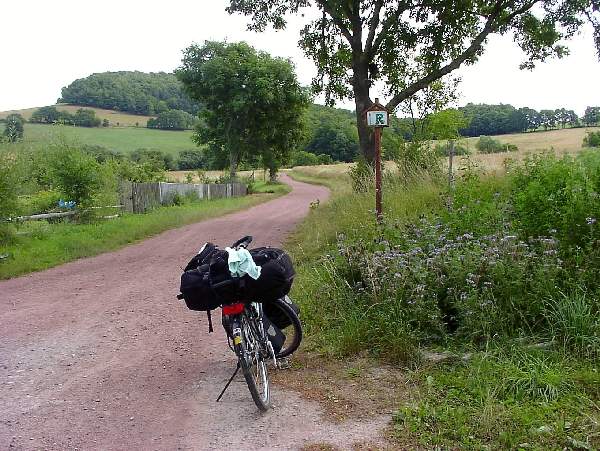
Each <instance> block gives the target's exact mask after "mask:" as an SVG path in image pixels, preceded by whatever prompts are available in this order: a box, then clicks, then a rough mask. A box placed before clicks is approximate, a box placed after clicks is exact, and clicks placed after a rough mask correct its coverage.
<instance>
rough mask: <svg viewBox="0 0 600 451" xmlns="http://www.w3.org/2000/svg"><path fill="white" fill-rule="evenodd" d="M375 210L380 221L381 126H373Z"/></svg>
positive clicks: (381, 216) (381, 215)
mask: <svg viewBox="0 0 600 451" xmlns="http://www.w3.org/2000/svg"><path fill="white" fill-rule="evenodd" d="M375 212H376V214H377V220H378V221H381V220H382V219H383V213H382V212H381V127H375Z"/></svg>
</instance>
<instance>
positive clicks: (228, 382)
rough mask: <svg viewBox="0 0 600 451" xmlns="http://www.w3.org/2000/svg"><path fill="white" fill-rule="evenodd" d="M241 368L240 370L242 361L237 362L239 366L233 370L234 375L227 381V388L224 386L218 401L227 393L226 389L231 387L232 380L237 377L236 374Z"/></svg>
mask: <svg viewBox="0 0 600 451" xmlns="http://www.w3.org/2000/svg"><path fill="white" fill-rule="evenodd" d="M239 370H240V362H238V363H237V366H236V367H235V371H234V372H233V375H232V376H231V377H230V378H229V380H228V381H227V384H226V385H225V388H223V391H222V392H221V394H220V395H219V397H218V398H217V402H219V401H220V400H221V398H222V397H223V395H224V394H225V391H226V390H227V389H228V388H229V385H231V382H233V378H234V377H235V375H236V374H237V372H238V371H239Z"/></svg>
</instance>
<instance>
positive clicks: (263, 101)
mask: <svg viewBox="0 0 600 451" xmlns="http://www.w3.org/2000/svg"><path fill="white" fill-rule="evenodd" d="M175 73H176V75H177V77H178V78H179V79H180V80H181V81H182V82H183V85H184V87H185V89H186V91H187V92H188V94H189V95H190V97H192V99H194V100H197V101H199V102H201V103H202V105H203V106H204V109H203V110H202V111H201V112H200V117H201V119H202V120H201V121H200V124H199V125H198V126H197V128H196V133H195V136H194V139H195V141H196V142H197V143H198V144H208V147H209V152H213V151H216V152H226V153H227V155H228V157H229V173H230V176H231V177H232V178H235V175H236V172H237V168H238V165H239V163H240V162H241V161H242V160H243V159H244V158H246V157H248V156H249V155H250V154H259V155H260V156H261V160H262V161H263V164H264V165H265V166H266V167H267V168H268V169H269V170H270V171H271V173H272V175H273V173H274V172H276V171H277V168H278V167H279V165H280V164H281V163H282V162H283V161H285V160H286V159H287V158H288V155H289V152H290V149H293V148H294V147H295V145H296V143H297V141H299V140H300V138H301V129H302V113H303V111H304V109H305V108H306V106H307V105H308V96H307V94H306V92H305V91H304V90H303V89H302V88H301V87H300V85H299V83H298V81H297V79H296V75H295V74H294V71H293V67H292V65H291V63H290V62H289V61H286V60H283V59H281V58H272V57H271V56H270V55H268V54H266V53H264V52H257V51H256V50H255V49H254V48H252V47H250V46H249V45H248V44H246V43H243V42H240V43H232V44H228V43H223V42H211V41H207V42H205V43H204V45H203V46H197V45H192V46H190V47H189V48H187V49H186V50H185V52H184V57H183V61H182V65H181V67H180V68H179V69H177V71H176V72H175Z"/></svg>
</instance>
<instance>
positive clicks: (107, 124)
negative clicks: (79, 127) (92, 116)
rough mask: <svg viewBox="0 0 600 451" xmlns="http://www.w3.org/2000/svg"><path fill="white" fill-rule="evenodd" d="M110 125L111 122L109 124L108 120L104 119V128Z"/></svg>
mask: <svg viewBox="0 0 600 451" xmlns="http://www.w3.org/2000/svg"><path fill="white" fill-rule="evenodd" d="M109 125H110V122H108V119H102V127H108V126H109Z"/></svg>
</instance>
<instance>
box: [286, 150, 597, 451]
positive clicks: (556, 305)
mask: <svg viewBox="0 0 600 451" xmlns="http://www.w3.org/2000/svg"><path fill="white" fill-rule="evenodd" d="M599 168H600V155H598V154H597V152H595V151H585V152H582V154H581V155H579V156H577V157H571V156H565V157H563V158H559V157H556V156H554V155H551V154H544V155H537V156H531V157H529V158H527V159H526V160H525V161H524V162H522V163H518V164H517V163H511V164H510V165H509V166H508V167H507V168H506V169H505V172H504V174H502V175H489V174H485V173H482V171H480V170H478V169H477V168H475V167H473V166H472V165H471V166H469V165H467V168H466V169H465V170H463V171H462V174H461V176H460V178H459V180H457V182H456V187H455V189H454V190H452V191H449V190H448V188H447V186H446V185H445V184H443V183H440V182H438V181H437V180H438V179H437V177H436V176H435V172H436V171H434V173H433V175H432V173H431V172H429V173H419V174H415V175H414V176H412V177H407V176H406V174H404V175H402V174H387V175H386V177H385V178H384V182H385V185H384V186H385V191H384V207H385V219H384V221H383V223H381V224H377V223H376V222H375V220H374V212H373V210H374V195H373V192H372V191H371V190H369V189H367V190H363V191H366V192H362V193H360V192H358V193H357V192H355V191H353V190H352V189H351V188H350V187H351V186H352V178H351V177H348V176H347V175H343V174H340V173H339V172H338V173H337V176H336V177H335V178H329V180H327V177H328V175H329V176H331V174H327V173H323V172H322V173H321V174H319V173H318V172H316V171H314V170H311V169H308V170H304V172H302V171H303V170H302V169H301V168H299V169H296V170H294V171H293V172H292V175H293V176H294V177H299V178H301V179H303V180H306V181H309V180H312V181H320V182H321V183H326V184H328V185H329V186H330V187H332V188H333V189H334V196H333V199H332V200H331V201H330V202H328V203H327V204H325V205H320V206H318V207H317V208H315V209H314V211H313V212H312V213H311V215H310V216H309V218H308V220H307V221H306V223H305V224H304V225H303V226H302V227H301V229H300V230H299V231H298V233H297V234H296V235H295V237H294V238H293V240H292V247H293V253H294V255H295V257H296V258H295V260H296V262H297V265H298V277H297V280H296V283H295V285H294V293H293V295H294V297H295V299H298V300H299V301H300V302H301V306H302V311H303V320H304V321H305V322H306V324H307V335H308V336H309V337H310V342H311V343H310V348H311V349H312V350H313V351H315V352H318V353H321V354H323V355H326V356H330V357H331V356H333V357H345V358H353V357H357V356H361V355H365V354H366V355H370V356H372V357H375V358H377V359H380V360H383V361H385V362H388V363H391V364H393V365H397V366H399V367H403V368H406V380H407V382H406V383H407V385H408V386H409V387H412V388H414V389H415V390H416V393H418V394H417V395H416V396H415V397H413V398H412V399H411V400H410V401H406V402H404V403H400V404H399V405H397V410H396V414H395V415H394V426H393V431H392V433H391V435H392V438H393V440H394V441H396V442H397V443H398V444H399V445H401V446H405V447H414V446H415V445H419V446H422V447H423V448H425V449H430V448H433V447H436V446H439V447H442V448H474V449H481V448H491V449H517V448H522V449H565V448H567V449H597V448H598V447H599V446H600V409H599V407H598V403H599V402H600V373H599V371H600V368H598V362H599V361H600V319H599V318H600V303H599V301H598V299H599V295H600V293H599V291H598V285H597V280H598V277H599V276H600V254H599V252H598V243H599V242H600V241H599V240H600V229H599V228H598V227H599V226H598V222H597V220H598V217H599V215H600V200H599V198H598V195H597V192H598V189H599V188H600V178H599V175H598V174H600V171H599V170H598V169H599ZM399 390H406V387H405V386H402V387H399Z"/></svg>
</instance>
